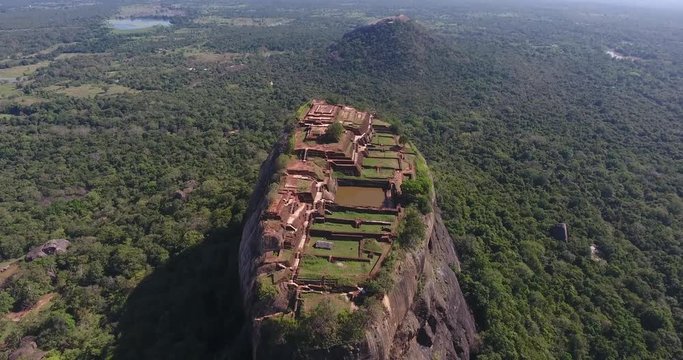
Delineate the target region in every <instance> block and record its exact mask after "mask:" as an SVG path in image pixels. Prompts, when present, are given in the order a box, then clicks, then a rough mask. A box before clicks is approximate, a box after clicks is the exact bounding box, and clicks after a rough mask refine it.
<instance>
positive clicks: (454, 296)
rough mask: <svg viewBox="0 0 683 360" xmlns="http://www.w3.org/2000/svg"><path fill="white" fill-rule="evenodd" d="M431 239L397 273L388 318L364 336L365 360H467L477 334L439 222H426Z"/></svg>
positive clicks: (453, 256)
mask: <svg viewBox="0 0 683 360" xmlns="http://www.w3.org/2000/svg"><path fill="white" fill-rule="evenodd" d="M427 225H428V231H427V234H430V235H429V238H428V239H426V241H424V243H423V246H421V247H419V248H418V249H416V250H413V251H411V252H410V253H409V255H408V256H406V259H405V260H404V261H403V262H402V263H401V265H400V267H399V274H398V280H397V282H396V285H395V286H394V288H393V290H392V291H391V292H390V293H389V294H387V296H386V297H385V299H384V304H385V307H386V308H387V312H388V316H386V317H384V318H383V319H381V320H378V321H376V322H374V323H373V324H372V325H371V326H370V328H369V329H368V330H367V332H366V344H365V346H366V348H365V349H364V350H365V351H363V353H364V357H365V358H367V359H438V358H440V359H468V358H469V357H470V352H471V350H472V349H473V347H474V346H475V345H476V328H475V323H474V318H473V317H472V314H471V313H470V310H469V308H468V307H467V303H466V302H465V298H464V296H463V294H462V291H461V290H460V285H459V284H458V279H457V277H456V275H455V272H454V269H457V268H458V267H459V263H458V257H457V255H456V253H455V250H454V248H453V240H452V239H451V237H450V235H449V234H448V231H447V230H446V228H445V226H444V224H443V221H442V220H441V216H440V215H439V214H438V212H437V213H436V214H432V215H431V216H429V217H428V221H427Z"/></svg>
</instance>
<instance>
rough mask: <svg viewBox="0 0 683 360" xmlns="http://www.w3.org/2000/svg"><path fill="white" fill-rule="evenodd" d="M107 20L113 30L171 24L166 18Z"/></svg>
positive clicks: (138, 28) (139, 28)
mask: <svg viewBox="0 0 683 360" xmlns="http://www.w3.org/2000/svg"><path fill="white" fill-rule="evenodd" d="M107 22H108V23H109V26H111V27H112V28H114V30H142V29H148V28H151V27H154V26H171V22H170V21H168V20H159V19H150V18H130V19H111V20H108V21H107Z"/></svg>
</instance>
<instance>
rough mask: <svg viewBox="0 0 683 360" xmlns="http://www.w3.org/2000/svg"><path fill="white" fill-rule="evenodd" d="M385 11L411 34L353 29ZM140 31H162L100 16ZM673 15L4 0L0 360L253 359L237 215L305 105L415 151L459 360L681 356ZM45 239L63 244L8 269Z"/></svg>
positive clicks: (677, 67)
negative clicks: (159, 23)
mask: <svg viewBox="0 0 683 360" xmlns="http://www.w3.org/2000/svg"><path fill="white" fill-rule="evenodd" d="M399 13H400V14H405V15H407V16H409V17H410V18H411V19H412V21H411V22H407V23H403V22H397V23H396V24H393V26H392V27H390V28H388V29H387V28H384V29H383V30H381V31H378V30H377V29H373V28H372V27H367V26H365V25H367V24H368V23H371V22H372V21H375V20H378V19H381V18H384V17H386V16H391V15H397V14H399ZM135 16H142V17H145V16H152V17H155V18H163V19H167V20H169V21H170V23H171V24H170V26H165V27H153V28H148V29H142V30H115V29H112V28H111V27H110V26H109V25H108V24H109V23H108V20H109V19H112V18H116V17H135ZM682 19H683V11H681V10H657V9H649V8H639V7H628V6H617V5H612V6H607V5H598V4H588V3H563V2H547V1H546V2H528V3H525V2H503V1H499V2H496V1H486V2H469V1H464V2H438V1H424V2H419V4H418V3H415V2H409V1H406V2H401V1H398V2H396V1H377V2H365V1H358V2H356V1H350V2H347V3H336V2H331V1H330V2H322V1H308V2H307V1H288V2H284V1H230V0H226V1H222V0H212V1H210V2H209V1H204V0H197V1H192V0H185V1H183V0H178V1H162V2H156V1H155V2H150V3H135V2H132V1H106V2H103V3H98V2H92V1H85V0H68V1H67V0H58V1H49V2H48V1H36V0H31V1H19V0H7V1H3V2H1V3H0V269H2V272H0V359H6V358H9V356H10V354H11V353H13V352H14V351H15V350H16V349H17V348H19V347H20V346H21V343H22V339H23V338H25V337H26V336H33V337H34V340H35V342H36V343H37V346H38V348H39V350H40V351H45V352H46V354H45V356H46V358H47V359H95V358H116V359H118V358H120V359H128V358H131V359H212V358H217V359H241V358H245V357H248V356H249V351H250V350H249V346H248V334H246V333H245V331H244V330H243V325H244V323H245V321H246V319H245V316H244V315H243V313H242V307H241V299H240V296H239V286H238V281H237V276H238V275H237V257H236V255H237V254H236V252H237V249H238V247H239V241H240V233H241V226H242V220H243V217H244V216H245V212H246V210H247V208H248V206H249V198H250V196H251V195H252V189H253V187H254V185H255V182H256V180H257V177H258V173H259V168H260V165H261V163H262V162H263V161H264V160H265V159H266V158H267V156H268V154H269V152H270V151H271V148H272V146H273V145H274V144H275V143H276V142H277V141H278V139H280V138H282V136H283V134H284V133H285V132H286V131H287V129H289V128H291V124H292V123H293V121H294V113H295V111H296V109H297V108H298V107H299V106H300V105H301V104H302V103H304V102H306V101H308V100H310V99H311V98H323V99H329V100H331V101H337V102H341V103H346V104H350V105H353V106H356V107H358V108H361V109H368V110H371V111H373V112H376V113H377V114H378V115H379V116H380V117H382V118H385V119H388V120H391V121H393V122H395V123H398V124H400V127H401V128H402V132H403V133H405V134H406V136H408V137H409V138H410V140H411V141H413V142H414V143H415V144H416V145H418V147H419V148H420V149H421V151H422V153H423V154H424V155H425V158H426V159H427V161H428V163H429V166H430V168H431V170H432V172H433V175H434V178H435V185H436V193H437V201H438V204H439V207H440V211H441V212H442V215H443V217H444V220H445V221H446V224H447V227H448V229H449V231H450V233H451V235H452V236H453V238H454V239H455V246H456V249H457V251H458V255H459V257H460V260H461V267H460V269H459V270H458V271H459V272H458V277H459V281H460V285H461V287H462V290H463V293H464V294H465V297H466V299H467V302H468V304H469V306H470V308H471V310H472V312H473V314H474V317H475V319H476V322H477V329H478V333H479V346H478V351H477V354H476V358H477V359H482V360H483V359H587V358H594V359H683V345H682V343H681V340H682V335H681V334H683V43H682V42H681V39H683V20H682ZM557 223H566V224H567V225H568V232H569V238H568V239H567V240H566V241H563V240H557V239H555V238H553V237H552V236H551V233H550V230H551V229H552V228H553V226H554V225H555V224H557ZM51 239H68V240H69V241H71V246H70V247H69V248H68V251H67V252H66V253H60V254H57V255H55V256H47V257H43V258H40V259H37V260H34V261H31V262H28V261H25V260H23V256H24V255H25V254H26V253H27V252H28V251H29V250H30V249H31V248H32V247H34V246H36V245H40V244H43V243H45V242H46V241H48V240H51ZM35 351H37V350H35Z"/></svg>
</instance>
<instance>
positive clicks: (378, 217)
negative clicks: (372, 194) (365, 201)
mask: <svg viewBox="0 0 683 360" xmlns="http://www.w3.org/2000/svg"><path fill="white" fill-rule="evenodd" d="M327 218H328V219H345V220H356V219H360V220H372V221H386V222H394V220H396V215H393V214H374V213H367V212H361V211H338V212H335V213H333V214H332V215H328V216H327Z"/></svg>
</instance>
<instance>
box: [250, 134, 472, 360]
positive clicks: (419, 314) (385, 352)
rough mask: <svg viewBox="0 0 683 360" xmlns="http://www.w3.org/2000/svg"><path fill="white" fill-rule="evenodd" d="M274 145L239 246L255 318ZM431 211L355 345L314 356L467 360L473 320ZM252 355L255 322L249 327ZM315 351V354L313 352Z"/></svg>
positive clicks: (448, 242) (449, 244)
mask: <svg viewBox="0 0 683 360" xmlns="http://www.w3.org/2000/svg"><path fill="white" fill-rule="evenodd" d="M283 147H284V144H283V143H281V144H279V145H278V146H277V147H276V149H275V150H274V151H273V153H272V154H271V155H270V156H269V157H268V159H267V160H266V161H265V162H264V164H263V166H262V168H261V175H260V179H259V183H258V184H257V187H256V188H255V190H254V195H253V198H252V201H251V204H250V210H249V216H248V218H247V220H246V222H245V226H244V230H243V233H242V242H241V244H240V279H241V284H240V285H241V289H242V295H243V299H244V306H245V310H246V312H247V314H249V316H251V317H252V319H253V318H254V317H255V316H258V314H257V313H258V311H257V309H254V308H253V304H254V294H253V288H254V282H255V278H256V276H257V274H256V269H257V266H258V264H259V263H260V258H261V256H262V255H263V249H262V246H261V236H262V231H263V229H262V228H261V226H260V222H259V218H260V214H261V212H262V211H263V210H264V208H265V207H266V206H267V201H266V196H265V194H266V192H267V188H268V185H269V183H270V179H271V177H272V175H273V173H274V172H275V161H276V159H277V156H278V155H279V154H280V153H281V150H282V149H283ZM435 208H436V207H435ZM436 209H437V211H435V212H434V213H432V214H431V215H429V216H427V217H426V223H427V231H426V234H429V236H428V237H427V238H426V239H424V241H423V242H422V244H421V245H420V246H418V247H417V248H416V249H414V250H412V251H410V252H408V253H407V255H406V257H405V259H404V260H403V261H401V262H400V264H399V265H398V267H397V274H396V279H397V280H396V282H395V286H394V288H393V289H392V290H391V291H390V292H389V293H388V294H387V295H386V296H385V298H384V300H383V304H384V307H385V316H383V317H382V318H381V319H376V320H375V321H372V322H371V324H370V325H369V326H368V328H367V330H366V336H365V341H364V342H363V344H361V345H360V347H356V348H352V349H336V350H333V351H330V352H325V353H324V354H316V357H317V358H329V359H342V358H344V359H349V358H358V359H437V358H441V359H468V358H469V357H470V353H471V351H472V349H473V348H474V347H475V346H476V329H475V323H474V318H473V317H472V314H471V312H470V310H469V308H468V307H467V304H466V303H465V299H464V297H463V294H462V292H461V290H460V286H459V284H458V280H457V277H456V275H455V272H454V269H458V268H459V262H458V258H457V255H456V253H455V250H454V247H453V240H452V239H451V237H450V236H449V234H448V232H447V230H446V228H445V226H444V224H443V221H442V220H441V216H440V215H439V213H438V208H436ZM251 333H252V346H253V348H254V352H253V354H254V357H255V358H258V354H260V353H263V352H262V351H260V350H259V349H258V347H259V344H260V338H259V337H260V335H259V329H258V326H253V327H252V331H251ZM318 355H319V356H318Z"/></svg>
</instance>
